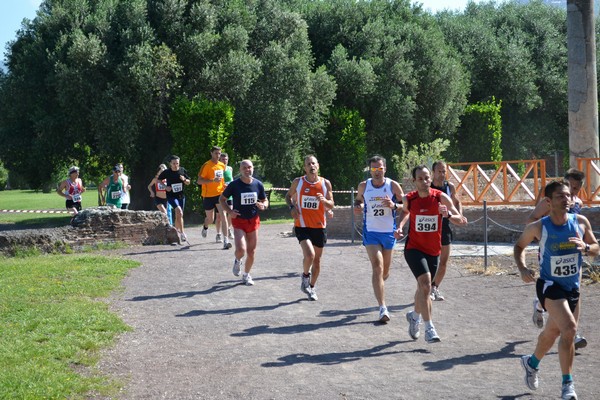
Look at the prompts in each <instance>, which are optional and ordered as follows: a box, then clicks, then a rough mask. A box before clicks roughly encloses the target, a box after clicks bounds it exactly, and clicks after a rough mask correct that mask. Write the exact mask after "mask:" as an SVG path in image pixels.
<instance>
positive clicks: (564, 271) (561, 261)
mask: <svg viewBox="0 0 600 400" xmlns="http://www.w3.org/2000/svg"><path fill="white" fill-rule="evenodd" d="M550 266H551V270H552V276H553V277H556V278H565V277H568V276H573V275H577V274H578V273H579V256H578V255H577V254H568V255H563V256H552V257H550Z"/></svg>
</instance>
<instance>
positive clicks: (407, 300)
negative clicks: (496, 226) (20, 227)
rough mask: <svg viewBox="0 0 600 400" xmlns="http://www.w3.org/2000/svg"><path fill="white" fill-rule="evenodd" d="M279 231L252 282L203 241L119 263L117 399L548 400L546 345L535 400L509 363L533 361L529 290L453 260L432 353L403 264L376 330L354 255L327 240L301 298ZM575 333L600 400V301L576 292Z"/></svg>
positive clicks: (137, 253)
mask: <svg viewBox="0 0 600 400" xmlns="http://www.w3.org/2000/svg"><path fill="white" fill-rule="evenodd" d="M290 231H291V227H290V226H288V225H265V226H263V227H261V231H260V239H259V241H260V242H259V248H258V252H257V257H256V264H255V267H254V270H253V274H252V275H253V277H254V281H255V282H256V285H255V286H254V287H246V286H243V285H241V284H240V281H239V278H236V277H234V276H233V275H232V273H231V267H232V263H233V251H232V250H228V251H227V250H221V248H220V246H219V245H217V244H216V243H214V241H213V238H214V231H213V230H212V229H211V231H210V234H209V239H210V240H208V239H202V238H201V237H200V232H199V229H197V228H196V229H192V230H190V231H189V232H188V236H189V239H190V242H191V243H192V245H191V246H190V247H189V248H185V247H183V248H182V247H170V246H152V247H148V246H146V247H135V248H129V249H125V250H122V251H121V253H122V254H123V255H124V256H126V257H128V258H131V259H134V260H138V261H140V262H141V263H142V266H140V267H139V268H137V269H135V270H133V271H131V273H130V275H129V276H128V277H127V278H126V279H125V280H124V282H123V284H124V290H123V292H122V293H119V294H118V295H117V297H116V298H114V299H113V302H112V306H113V309H114V310H116V312H118V313H119V314H120V315H121V316H122V317H123V319H124V320H125V321H126V322H127V323H128V324H129V325H131V326H132V327H133V331H132V332H130V333H127V334H124V335H123V336H122V337H121V338H120V340H119V341H118V343H117V345H116V346H115V347H114V348H113V349H110V350H109V351H107V352H105V353H104V355H103V358H102V361H101V363H100V368H101V370H102V371H104V372H105V373H107V374H110V375H112V376H114V377H117V378H120V379H123V380H124V381H125V382H126V386H125V388H124V390H123V392H122V393H121V395H120V396H119V398H120V399H178V400H182V399H286V400H288V399H328V400H330V399H352V400H354V399H425V398H428V399H529V398H534V399H556V398H558V397H560V379H561V377H560V370H559V367H558V356H557V353H556V346H555V347H554V349H553V351H552V352H551V353H550V354H549V355H548V356H547V357H546V358H545V359H544V360H543V362H542V364H541V368H542V370H541V382H540V389H539V390H538V391H537V392H535V393H530V391H529V390H528V389H527V388H526V386H525V384H524V382H523V371H522V370H521V366H520V364H519V358H518V357H519V356H520V355H522V354H525V353H529V352H531V351H532V350H533V347H534V345H535V339H536V337H537V334H538V332H539V331H538V329H536V328H535V327H533V325H532V323H531V320H530V316H531V301H532V299H533V296H534V287H533V286H532V285H524V284H523V283H522V282H521V280H520V278H519V277H518V276H516V275H499V276H478V275H472V274H470V273H468V272H467V271H466V270H465V269H464V268H463V266H462V265H457V263H458V262H460V263H461V264H462V263H463V262H464V261H461V259H456V258H453V259H451V266H450V267H449V270H448V273H447V275H446V279H445V281H444V284H443V287H442V290H443V293H444V294H445V295H446V298H447V300H446V301H444V302H437V303H435V304H434V322H435V324H436V327H437V329H438V332H439V334H440V336H441V338H442V342H441V343H437V344H427V343H425V341H424V340H423V338H422V337H421V338H420V339H419V340H417V341H413V340H411V339H410V338H409V336H408V333H407V322H406V319H405V313H406V312H407V311H408V310H410V309H411V303H412V296H413V293H414V289H415V280H414V278H413V276H412V275H411V274H410V271H409V269H408V267H407V266H406V263H405V262H404V259H403V256H402V253H401V252H398V253H397V254H396V255H395V259H394V264H393V268H392V273H391V276H390V278H389V279H388V281H387V283H386V289H387V294H386V297H387V303H388V306H389V308H390V310H391V313H392V319H391V321H390V322H389V323H388V324H387V325H380V324H378V323H376V322H375V320H376V318H377V307H376V306H377V303H376V301H375V298H374V295H373V291H372V288H371V268H370V264H369V262H368V259H367V255H366V252H365V250H364V248H363V247H362V246H361V245H358V244H355V245H351V244H350V242H348V241H342V240H330V242H329V244H328V245H327V247H326V249H325V255H324V260H323V268H322V273H321V276H320V278H319V282H318V285H317V289H318V294H319V301H317V302H309V301H308V300H307V299H306V296H305V295H304V294H303V293H301V292H300V278H299V271H300V268H301V267H300V265H301V252H300V247H299V245H298V243H297V241H296V239H295V238H294V237H289V236H288V235H289V234H290V233H291V232H290ZM583 296H584V297H583V313H582V326H581V330H582V332H583V333H584V335H585V336H586V337H587V339H588V342H589V343H590V344H589V345H588V347H587V348H586V349H584V350H582V351H581V354H579V355H577V357H576V359H575V371H574V377H575V383H576V389H577V393H578V394H579V396H580V398H581V399H593V398H598V396H600V382H599V379H598V378H599V377H600V373H599V372H598V371H600V343H599V341H598V334H597V331H598V329H597V328H598V322H597V321H599V320H600V318H599V317H600V308H599V307H596V305H597V304H598V300H599V298H600V290H599V289H598V287H597V285H595V286H591V287H586V288H585V289H584V291H583Z"/></svg>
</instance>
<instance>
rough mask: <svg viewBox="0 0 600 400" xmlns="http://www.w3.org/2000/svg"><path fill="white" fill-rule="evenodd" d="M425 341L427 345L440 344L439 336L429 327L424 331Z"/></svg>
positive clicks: (433, 328)
mask: <svg viewBox="0 0 600 400" xmlns="http://www.w3.org/2000/svg"><path fill="white" fill-rule="evenodd" d="M425 341H426V342H427V343H438V342H441V341H442V339H440V336H439V335H438V334H437V331H436V330H435V327H433V326H432V327H430V328H428V329H427V330H426V331H425Z"/></svg>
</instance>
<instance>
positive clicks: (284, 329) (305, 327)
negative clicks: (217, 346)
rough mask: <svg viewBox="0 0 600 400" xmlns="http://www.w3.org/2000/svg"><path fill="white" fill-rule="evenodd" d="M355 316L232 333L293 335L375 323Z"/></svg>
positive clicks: (237, 334)
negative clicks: (363, 320)
mask: <svg viewBox="0 0 600 400" xmlns="http://www.w3.org/2000/svg"><path fill="white" fill-rule="evenodd" d="M356 318H357V317H355V316H347V317H344V318H342V319H340V320H337V321H330V322H323V323H319V324H298V325H291V326H278V327H275V328H271V327H270V326H269V325H259V326H254V327H252V328H248V329H244V331H243V332H240V333H232V334H231V336H254V335H265V334H267V335H271V334H278V335H293V334H296V333H302V332H311V331H317V330H319V329H330V328H339V327H342V326H350V325H362V324H371V325H373V324H374V322H373V321H365V322H352V321H354V320H355V319H356Z"/></svg>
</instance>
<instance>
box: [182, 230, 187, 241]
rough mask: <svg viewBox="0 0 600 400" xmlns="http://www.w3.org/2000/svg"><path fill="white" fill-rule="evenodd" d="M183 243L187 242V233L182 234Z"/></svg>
mask: <svg viewBox="0 0 600 400" xmlns="http://www.w3.org/2000/svg"><path fill="white" fill-rule="evenodd" d="M181 241H182V242H187V241H188V240H187V236H186V235H185V233H183V232H181Z"/></svg>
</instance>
